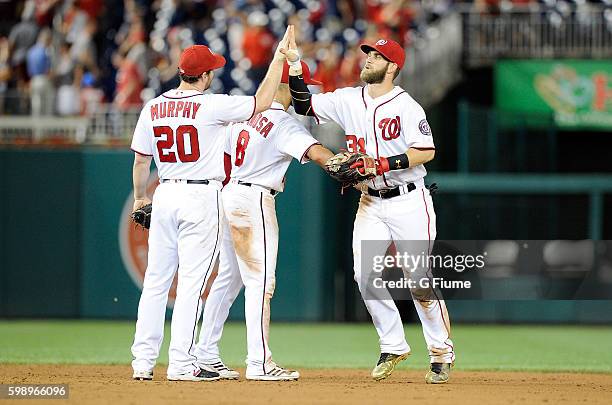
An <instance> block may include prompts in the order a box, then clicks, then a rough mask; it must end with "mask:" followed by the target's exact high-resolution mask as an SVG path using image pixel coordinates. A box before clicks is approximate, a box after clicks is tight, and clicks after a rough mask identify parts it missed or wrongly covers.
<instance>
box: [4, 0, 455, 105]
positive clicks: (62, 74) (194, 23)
mask: <svg viewBox="0 0 612 405" xmlns="http://www.w3.org/2000/svg"><path fill="white" fill-rule="evenodd" d="M449 8H450V0H448V1H447V0H433V1H429V2H420V1H414V0H365V1H363V0H337V1H333V0H327V1H325V0H324V1H315V0H265V1H264V0H238V1H229V0H200V1H198V0H194V1H192V0H153V1H147V0H105V1H104V2H102V1H97V0H22V1H6V0H0V114H23V113H31V114H33V115H48V114H57V115H62V116H71V115H87V114H91V113H92V112H94V111H96V110H98V109H100V108H106V107H103V106H107V105H111V106H112V108H115V109H118V110H120V111H127V110H131V109H136V108H138V107H139V106H141V105H142V103H143V101H146V100H148V99H150V98H152V97H154V96H156V95H158V94H160V93H162V92H164V91H166V90H168V89H170V88H173V87H175V86H176V85H177V84H178V75H177V68H176V66H177V62H178V57H179V55H180V52H181V50H182V49H183V48H185V47H187V46H189V45H191V44H193V43H204V44H207V45H208V46H210V48H211V49H212V50H213V51H215V52H217V53H220V54H223V55H224V56H225V58H226V59H227V65H226V66H225V68H224V69H223V70H222V71H221V72H219V74H218V75H217V77H216V79H215V81H214V82H213V84H212V89H211V90H213V91H215V92H225V93H230V94H253V93H254V92H255V90H256V88H257V85H258V84H259V82H260V81H261V80H262V78H263V76H264V75H265V72H266V69H267V67H268V63H269V61H270V58H271V56H272V54H273V50H274V48H275V46H276V43H277V39H278V38H280V36H281V35H282V33H283V32H284V29H285V27H286V25H287V24H294V25H295V26H296V34H297V40H298V43H299V45H300V48H301V49H302V51H303V54H304V56H303V57H304V59H305V60H306V61H307V63H309V65H310V66H311V68H312V69H313V71H314V72H315V77H316V78H317V79H318V80H320V81H321V82H323V86H322V90H323V91H331V90H334V89H336V88H337V87H342V86H348V85H354V84H356V83H357V82H358V80H359V70H360V64H361V63H362V60H363V54H362V53H361V52H359V51H358V45H359V43H360V41H362V40H363V39H376V38H379V37H390V38H393V39H396V40H397V41H399V42H400V43H402V44H406V43H407V42H409V41H410V34H409V33H410V32H411V30H412V31H414V30H417V31H418V30H424V29H425V28H426V26H427V24H428V23H429V22H431V21H432V20H434V19H436V18H438V17H439V16H440V15H442V14H444V13H446V12H447V11H448V10H449Z"/></svg>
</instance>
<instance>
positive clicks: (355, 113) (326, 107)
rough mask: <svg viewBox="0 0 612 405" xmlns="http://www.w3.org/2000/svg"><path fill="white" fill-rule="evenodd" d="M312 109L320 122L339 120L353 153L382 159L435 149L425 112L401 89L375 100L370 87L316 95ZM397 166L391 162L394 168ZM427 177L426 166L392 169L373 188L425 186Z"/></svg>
mask: <svg viewBox="0 0 612 405" xmlns="http://www.w3.org/2000/svg"><path fill="white" fill-rule="evenodd" d="M312 109H313V111H314V113H315V118H316V120H317V123H324V122H327V121H335V122H336V123H338V124H339V125H340V126H341V127H342V128H343V129H344V132H345V134H346V144H347V148H348V150H349V151H351V152H355V151H361V152H365V153H367V154H368V155H370V156H372V157H375V158H379V157H381V156H382V157H389V156H394V155H399V154H400V153H404V152H406V151H407V150H408V148H424V149H434V148H435V146H434V141H433V136H432V134H431V129H430V128H429V124H428V123H427V118H426V117H425V111H423V108H422V107H421V106H420V105H419V103H417V102H416V101H415V100H414V99H413V98H412V97H410V95H409V94H408V93H406V92H405V91H404V90H403V89H402V88H401V87H399V86H395V87H394V88H393V90H391V91H390V92H389V93H387V94H384V95H382V96H380V97H377V98H375V99H373V98H371V97H370V96H369V95H368V91H367V89H366V87H347V88H342V89H338V90H336V91H334V92H330V93H322V94H313V95H312ZM393 163H394V162H391V161H390V162H389V165H390V166H391V168H393ZM426 174H427V170H425V167H424V166H423V165H418V166H415V167H411V168H409V169H404V170H391V171H390V172H387V173H384V174H383V175H382V176H378V177H376V178H375V179H373V180H372V182H371V183H370V187H371V188H374V189H377V190H379V189H384V188H392V187H395V186H398V185H401V184H406V183H415V184H416V185H417V186H422V185H423V177H425V175H426Z"/></svg>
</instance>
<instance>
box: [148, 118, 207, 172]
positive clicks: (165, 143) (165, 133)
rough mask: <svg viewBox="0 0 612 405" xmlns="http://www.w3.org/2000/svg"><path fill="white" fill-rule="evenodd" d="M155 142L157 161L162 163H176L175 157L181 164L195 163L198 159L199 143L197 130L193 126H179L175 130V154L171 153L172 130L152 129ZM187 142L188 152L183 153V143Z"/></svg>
mask: <svg viewBox="0 0 612 405" xmlns="http://www.w3.org/2000/svg"><path fill="white" fill-rule="evenodd" d="M153 133H154V134H155V138H160V139H159V140H158V141H157V153H158V154H159V161H160V162H164V163H176V155H177V154H178V158H179V160H180V161H181V162H183V163H189V162H195V161H196V160H198V159H199V158H200V143H199V141H198V129H197V128H196V127H194V126H193V125H181V126H179V127H178V128H177V129H176V153H174V152H172V151H171V150H170V149H172V146H174V142H175V136H174V131H173V130H172V128H170V127H168V126H161V127H153ZM185 138H187V142H189V150H190V152H189V153H187V152H186V151H185V141H186V139H185Z"/></svg>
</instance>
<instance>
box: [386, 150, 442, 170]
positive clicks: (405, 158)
mask: <svg viewBox="0 0 612 405" xmlns="http://www.w3.org/2000/svg"><path fill="white" fill-rule="evenodd" d="M435 155H436V151H435V149H433V148H431V149H429V148H427V149H418V148H409V149H408V150H407V151H406V152H405V153H400V154H399V155H395V156H388V157H380V158H379V159H378V160H377V162H376V170H377V173H378V175H381V174H383V173H386V172H388V171H391V170H403V169H409V168H411V167H415V166H418V165H422V164H425V163H427V162H429V161H431V160H432V159H433V158H434V156H435Z"/></svg>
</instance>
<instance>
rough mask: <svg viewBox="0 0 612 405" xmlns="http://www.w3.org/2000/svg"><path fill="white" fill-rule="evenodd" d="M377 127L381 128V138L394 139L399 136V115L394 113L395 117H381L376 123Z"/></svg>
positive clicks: (400, 128) (400, 127)
mask: <svg viewBox="0 0 612 405" xmlns="http://www.w3.org/2000/svg"><path fill="white" fill-rule="evenodd" d="M378 128H380V129H381V131H382V139H384V140H385V141H391V140H393V139H396V138H398V137H399V136H400V132H401V130H402V126H401V123H400V117H399V116H397V115H396V116H395V118H383V119H382V120H380V122H379V123H378Z"/></svg>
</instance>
